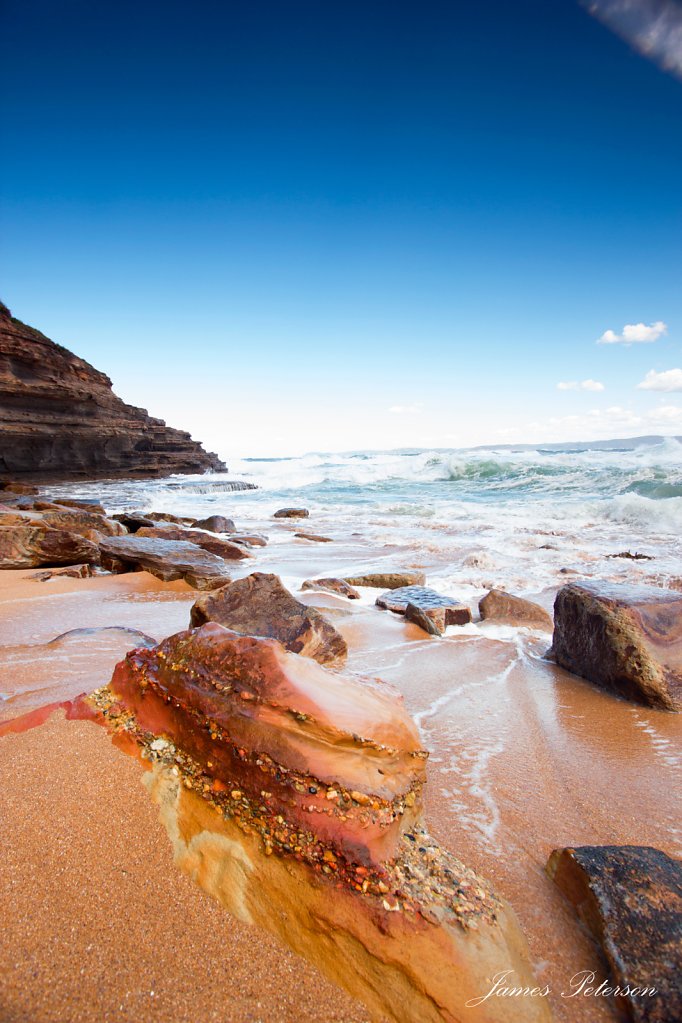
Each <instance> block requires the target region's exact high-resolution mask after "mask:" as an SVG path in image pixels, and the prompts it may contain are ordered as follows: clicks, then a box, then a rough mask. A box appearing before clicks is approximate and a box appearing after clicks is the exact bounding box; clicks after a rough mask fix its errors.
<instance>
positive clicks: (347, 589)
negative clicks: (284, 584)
mask: <svg viewBox="0 0 682 1023" xmlns="http://www.w3.org/2000/svg"><path fill="white" fill-rule="evenodd" d="M301 589H302V590H329V592H330V593H338V594H339V595H340V596H341V597H348V599H349V600H359V599H360V594H359V593H358V591H357V590H356V589H355V588H354V587H353V586H351V585H350V584H349V583H347V582H346V580H345V579H336V578H334V577H333V576H330V577H329V578H325V579H305V580H304V581H303V582H302V583H301Z"/></svg>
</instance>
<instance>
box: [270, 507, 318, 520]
mask: <svg viewBox="0 0 682 1023" xmlns="http://www.w3.org/2000/svg"><path fill="white" fill-rule="evenodd" d="M309 515H310V512H309V511H308V509H307V508H280V509H279V511H276V512H275V515H274V518H276V519H307V518H308V516H309Z"/></svg>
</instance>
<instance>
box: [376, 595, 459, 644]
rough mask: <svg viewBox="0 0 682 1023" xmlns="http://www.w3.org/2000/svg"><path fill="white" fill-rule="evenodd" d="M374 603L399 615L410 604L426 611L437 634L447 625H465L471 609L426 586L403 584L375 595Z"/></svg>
mask: <svg viewBox="0 0 682 1023" xmlns="http://www.w3.org/2000/svg"><path fill="white" fill-rule="evenodd" d="M375 603H376V605H377V607H381V608H384V610H386V611H393V612H394V613H395V614H400V615H404V614H405V613H406V612H407V608H408V605H410V604H411V605H412V607H413V608H415V610H420V611H423V612H425V613H428V616H429V618H430V620H431V622H432V623H433V625H434V626H435V627H436V628H437V629H438V630H439V632H438V634H442V633H443V632H444V631H445V629H446V628H447V627H448V625H466V624H467V623H468V622H470V621H471V611H470V610H469V608H468V607H467V606H466V605H465V604H461V603H460V602H459V601H458V600H453V599H452V598H451V597H445V596H444V595H443V594H442V593H438V592H437V591H436V590H432V589H429V587H428V586H403V587H401V588H400V589H397V590H387V591H386V593H382V594H381V595H380V596H379V597H377V599H376V602H375ZM414 613H415V611H413V612H412V614H414ZM416 624H420V623H419V622H418V623H416Z"/></svg>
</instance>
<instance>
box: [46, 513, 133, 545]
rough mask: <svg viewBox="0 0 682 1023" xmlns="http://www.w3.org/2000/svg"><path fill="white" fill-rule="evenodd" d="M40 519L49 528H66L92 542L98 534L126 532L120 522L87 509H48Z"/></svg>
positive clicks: (116, 534)
mask: <svg viewBox="0 0 682 1023" xmlns="http://www.w3.org/2000/svg"><path fill="white" fill-rule="evenodd" d="M42 521H43V522H44V523H45V524H46V525H48V526H50V528H51V529H66V530H67V532H69V533H78V534H79V536H84V537H85V538H86V540H92V541H93V542H94V543H96V542H97V540H98V539H99V538H100V536H123V535H125V533H126V532H127V530H126V529H125V527H124V526H122V525H121V523H120V522H116V521H114V519H108V518H106V516H104V515H97V514H95V513H94V512H89V511H75V510H74V511H57V512H54V511H48V512H45V514H44V515H43V518H42Z"/></svg>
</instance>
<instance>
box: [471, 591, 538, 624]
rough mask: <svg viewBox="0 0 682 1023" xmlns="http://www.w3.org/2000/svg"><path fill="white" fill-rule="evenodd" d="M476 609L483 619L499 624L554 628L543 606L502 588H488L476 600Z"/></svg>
mask: <svg viewBox="0 0 682 1023" xmlns="http://www.w3.org/2000/svg"><path fill="white" fill-rule="evenodd" d="M478 610H479V612H480V615H481V618H482V619H483V621H495V622H499V623H500V625H518V626H527V627H528V628H530V629H545V630H546V631H549V632H551V631H552V629H553V628H554V622H553V620H552V616H551V615H550V614H549V613H548V612H547V611H545V609H544V607H540V605H539V604H534V603H533V601H532V600H524V598H523V597H515V596H514V594H512V593H505V591H504V590H490V592H489V593H486V595H485V597H483V598H482V600H479V602H478Z"/></svg>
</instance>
